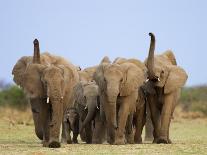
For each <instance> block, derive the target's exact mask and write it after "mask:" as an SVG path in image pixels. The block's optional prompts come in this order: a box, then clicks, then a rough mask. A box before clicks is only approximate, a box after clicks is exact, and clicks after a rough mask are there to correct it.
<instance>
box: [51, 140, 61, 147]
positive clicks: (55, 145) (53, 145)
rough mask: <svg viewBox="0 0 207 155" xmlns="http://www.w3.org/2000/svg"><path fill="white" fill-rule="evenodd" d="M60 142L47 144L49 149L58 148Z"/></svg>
mask: <svg viewBox="0 0 207 155" xmlns="http://www.w3.org/2000/svg"><path fill="white" fill-rule="evenodd" d="M60 146H61V145H60V142H57V141H52V142H50V143H49V148H60Z"/></svg>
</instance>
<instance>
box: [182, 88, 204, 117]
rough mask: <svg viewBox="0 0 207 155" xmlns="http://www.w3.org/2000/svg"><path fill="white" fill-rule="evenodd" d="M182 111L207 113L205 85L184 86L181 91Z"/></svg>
mask: <svg viewBox="0 0 207 155" xmlns="http://www.w3.org/2000/svg"><path fill="white" fill-rule="evenodd" d="M181 105H182V107H183V110H184V111H194V112H202V113H203V114H205V115H207V86H197V87H186V88H184V89H183V90H182V93H181Z"/></svg>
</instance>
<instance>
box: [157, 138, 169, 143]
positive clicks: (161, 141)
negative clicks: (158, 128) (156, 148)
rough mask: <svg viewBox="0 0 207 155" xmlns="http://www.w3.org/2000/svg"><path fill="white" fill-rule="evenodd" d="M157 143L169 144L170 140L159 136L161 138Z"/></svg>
mask: <svg viewBox="0 0 207 155" xmlns="http://www.w3.org/2000/svg"><path fill="white" fill-rule="evenodd" d="M157 144H169V142H168V140H167V139H164V138H159V139H158V140H157Z"/></svg>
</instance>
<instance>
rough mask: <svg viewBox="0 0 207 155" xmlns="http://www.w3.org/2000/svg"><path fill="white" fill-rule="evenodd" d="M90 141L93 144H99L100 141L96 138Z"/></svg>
mask: <svg viewBox="0 0 207 155" xmlns="http://www.w3.org/2000/svg"><path fill="white" fill-rule="evenodd" d="M92 143H93V144H101V143H102V142H101V141H100V140H98V139H94V140H92Z"/></svg>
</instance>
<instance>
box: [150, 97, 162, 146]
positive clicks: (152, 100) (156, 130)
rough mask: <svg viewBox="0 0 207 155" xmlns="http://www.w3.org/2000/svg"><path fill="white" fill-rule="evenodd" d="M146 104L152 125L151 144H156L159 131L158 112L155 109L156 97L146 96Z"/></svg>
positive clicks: (156, 108)
mask: <svg viewBox="0 0 207 155" xmlns="http://www.w3.org/2000/svg"><path fill="white" fill-rule="evenodd" d="M147 99H148V103H149V108H150V112H151V120H152V124H153V128H154V131H153V136H154V140H153V143H156V142H157V140H158V138H159V130H160V111H159V109H158V107H157V100H156V96H151V95H150V96H148V98H147Z"/></svg>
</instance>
